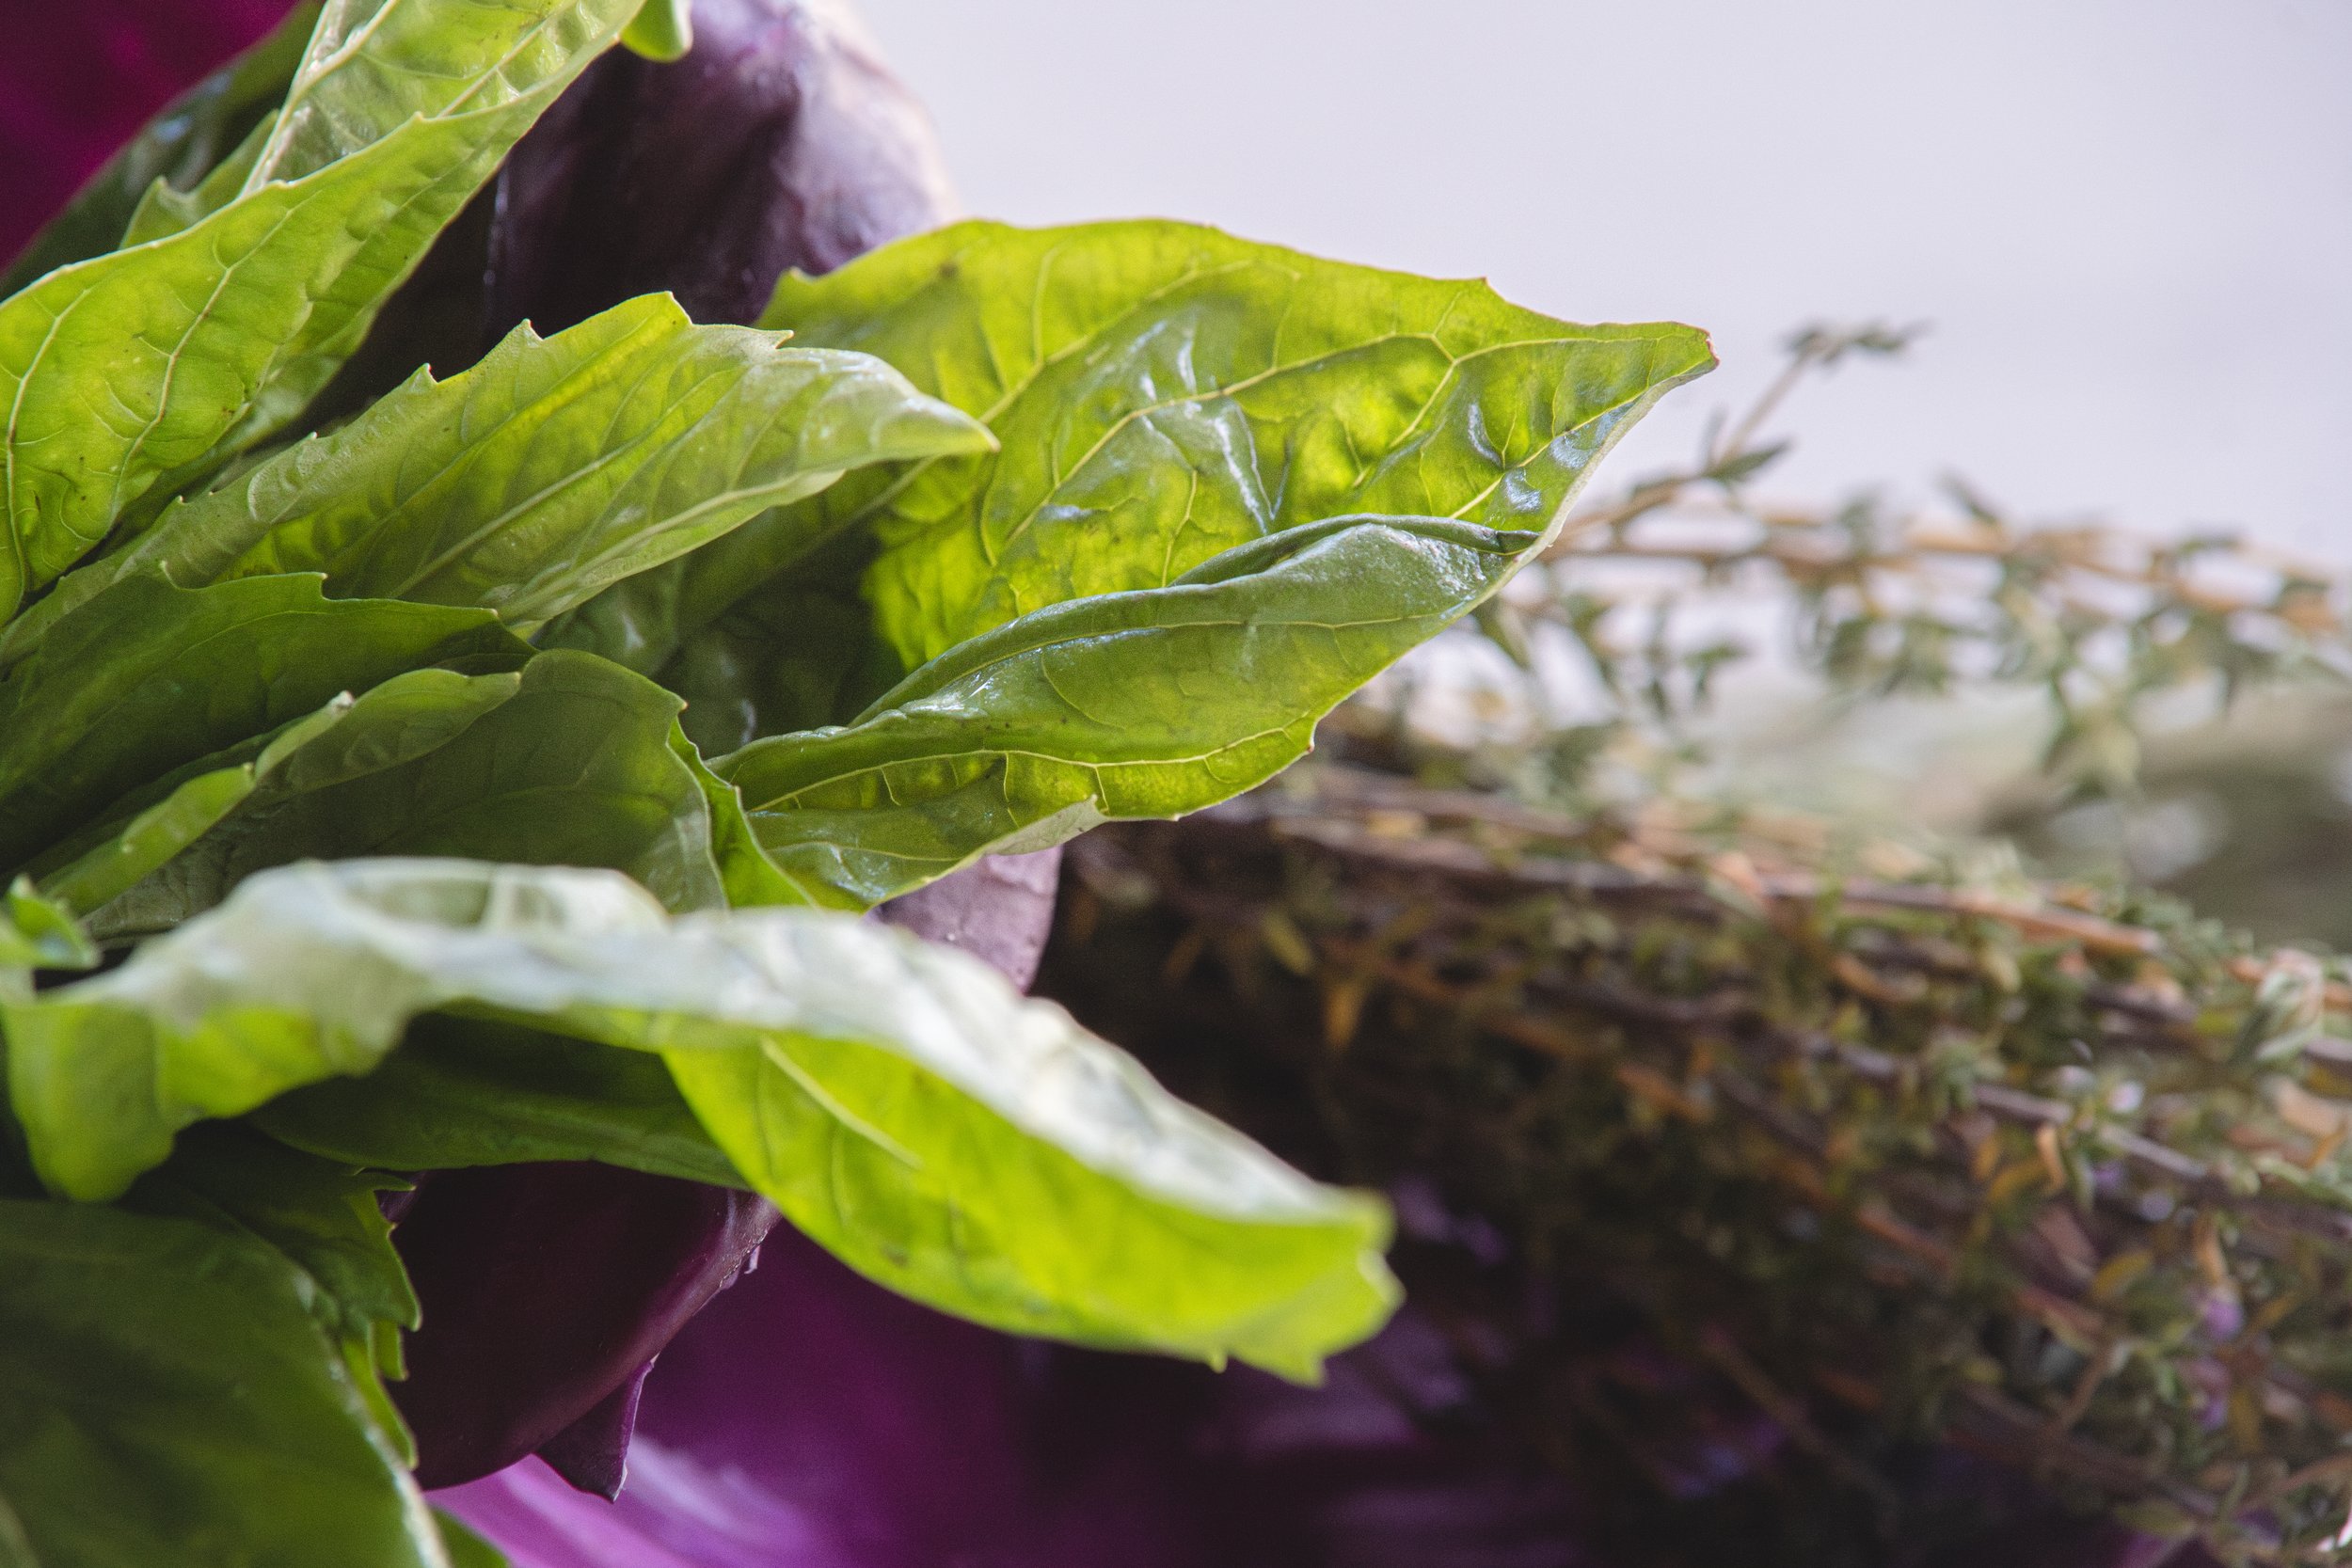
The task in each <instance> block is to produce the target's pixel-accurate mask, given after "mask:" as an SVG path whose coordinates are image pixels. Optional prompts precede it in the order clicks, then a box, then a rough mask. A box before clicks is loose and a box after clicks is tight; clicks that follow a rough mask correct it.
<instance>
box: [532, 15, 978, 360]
mask: <svg viewBox="0 0 2352 1568" xmlns="http://www.w3.org/2000/svg"><path fill="white" fill-rule="evenodd" d="M693 17H694V47H693V49H692V50H691V52H690V53H689V54H688V55H686V57H685V58H684V59H682V60H679V61H677V62H676V63H675V64H672V65H660V64H656V63H655V62H653V61H650V60H646V59H644V58H641V57H639V56H637V55H630V54H628V53H626V52H622V51H615V52H614V53H612V54H611V55H606V56H605V57H604V58H603V59H602V60H599V61H598V62H597V63H596V66H595V67H593V68H592V69H591V70H590V71H588V72H587V73H586V74H585V75H584V76H582V77H581V78H580V81H579V82H577V83H575V84H574V85H573V87H572V88H571V90H570V91H569V92H568V93H566V94H565V95H564V98H563V100H562V101H561V102H559V103H557V104H556V105H555V106H554V107H553V108H552V109H550V110H549V111H548V115H547V116H546V117H545V118H544V119H542V120H541V121H540V123H539V125H538V126H537V128H536V129H534V130H533V131H532V134H531V135H529V136H527V137H526V138H524V140H523V142H522V143H521V145H519V146H518V147H516V150H515V151H514V153H513V154H512V155H511V156H510V157H509V158H508V160H507V165H506V169H505V172H504V173H503V174H502V175H501V178H500V185H499V216H498V221H497V225H496V230H495V233H494V235H493V237H492V242H491V271H492V279H493V281H492V305H491V318H492V320H491V325H492V327H493V329H494V331H502V330H504V329H505V328H506V327H507V326H510V325H513V324H514V323H516V322H517V321H521V320H525V319H529V320H530V321H532V322H533V323H534V324H535V325H537V326H538V328H539V330H540V331H541V332H543V333H545V332H552V331H555V330H556V329H558V328H560V327H564V326H569V325H572V324H573V323H575V322H579V321H581V320H584V319H585V318H587V317H588V316H590V315H593V314H595V313H596V311H598V310H601V309H606V308H608V307H610V306H612V305H615V304H618V303H619V302H620V301H621V300H624V299H627V298H628V297H630V296H631V295H634V294H640V293H647V292H650V291H654V290H661V289H667V290H669V291H670V292H671V293H675V294H676V295H677V297H678V301H679V303H681V304H682V305H684V306H685V307H686V309H687V313H688V314H690V315H691V316H692V317H693V318H694V319H695V320H696V321H699V322H736V323H749V322H752V321H754V320H755V319H756V318H757V317H758V315H759V313H760V312H761V310H763V309H765V308H766V307H767V304H768V296H769V294H770V293H772V292H773V290H774V288H775V282H776V278H777V277H778V275H780V274H781V273H782V272H783V271H784V270H785V269H786V268H787V267H799V268H801V269H802V270H803V271H806V272H824V271H828V270H830V269H832V268H834V267H836V266H839V265H840V264H841V263H842V262H844V261H848V260H850V258H851V257H853V256H856V255H857V254H859V253H860V252H862V251H865V250H868V249H871V248H872V247H873V246H875V245H880V244H882V242H884V241H886V240H892V239H896V238H898V236H900V235H902V234H910V233H914V232H915V231H916V230H923V229H929V228H931V227H933V226H934V225H936V224H938V223H939V222H941V221H942V220H943V219H944V218H946V216H947V215H948V213H949V209H950V206H951V201H950V198H949V197H948V194H947V185H946V176H945V175H944V174H943V172H942V171H941V166H940V163H939V155H938V152H937V150H936V146H935V143H934V142H933V139H932V135H931V131H930V124H929V122H928V120H926V119H925V118H924V116H923V113H922V111H921V109H920V108H918V107H917V106H916V104H915V103H914V100H913V99H912V98H911V97H910V96H909V95H908V94H907V92H906V90H905V88H903V87H900V86H899V85H898V81H897V79H896V78H894V77H893V76H892V75H891V74H890V73H889V71H886V70H884V69H883V68H882V65H881V63H880V62H879V61H878V60H877V59H876V57H875V55H874V53H873V49H872V46H871V44H870V43H868V42H867V40H866V37H865V35H864V32H863V31H862V29H861V28H860V27H859V26H858V25H857V24H856V23H855V21H854V20H853V19H852V18H851V17H850V15H849V14H848V13H847V11H846V10H845V9H844V8H842V7H841V6H839V5H837V4H834V3H831V0H696V3H695V5H694V8H693Z"/></svg>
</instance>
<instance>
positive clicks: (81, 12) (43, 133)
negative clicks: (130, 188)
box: [0, 0, 291, 258]
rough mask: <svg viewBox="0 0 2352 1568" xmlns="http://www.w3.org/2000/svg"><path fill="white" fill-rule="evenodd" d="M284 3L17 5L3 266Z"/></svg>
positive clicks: (3, 113)
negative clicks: (156, 117) (164, 109)
mask: <svg viewBox="0 0 2352 1568" xmlns="http://www.w3.org/2000/svg"><path fill="white" fill-rule="evenodd" d="M290 3H291V0H51V3H48V4H40V3H37V0H16V3H15V4H13V5H11V6H9V7H8V13H7V15H6V18H5V20H4V21H0V26H5V29H6V32H5V37H6V40H7V43H6V47H4V48H0V258H6V257H11V256H14V255H15V254H16V253H17V252H18V251H19V250H21V249H23V248H24V243H25V242H26V241H27V240H30V239H31V238H32V237H33V231H34V230H37V229H39V228H40V226H41V225H42V224H43V223H46V222H47V221H48V220H49V217H50V215H51V214H54V213H56V210H57V209H58V208H60V207H62V206H64V205H65V203H66V199H67V198H69V197H71V196H72V194H73V193H74V191H75V190H77V189H78V188H80V186H81V183H82V182H83V181H85V180H87V179H88V178H89V177H90V175H92V174H93V173H95V172H97V169H98V166H99V165H101V164H103V163H104V162H105V161H106V159H107V158H108V157H109V156H110V155H111V154H112V153H113V152H114V150H115V149H116V148H118V147H119V146H121V145H122V144H123V143H124V142H126V141H128V140H130V139H131V137H132V135H134V134H135V133H136V132H137V130H138V128H139V127H140V126H141V125H143V124H145V123H146V122H147V119H148V118H149V117H150V116H151V115H152V114H154V112H155V111H156V110H157V109H160V108H162V107H163V105H164V104H165V103H167V101H169V100H170V98H171V97H172V96H173V95H174V94H175V93H178V92H179V91H181V90H182V89H183V88H184V87H189V86H190V85H192V84H193V83H195V82H196V81H197V80H198V78H199V77H201V76H203V75H204V74H205V73H206V72H208V71H212V70H213V69H214V68H215V67H216V66H218V65H220V64H221V63H222V62H223V61H225V60H227V59H228V58H229V56H230V55H234V54H235V53H236V52H237V51H238V50H240V49H243V48H244V47H245V46H246V45H247V44H249V43H251V42H253V41H254V40H256V39H259V38H260V37H261V36H262V34H263V33H266V32H268V31H269V30H270V28H271V27H272V26H274V25H276V24H277V22H278V18H279V17H281V16H283V15H285V14H286V11H287V9H288V8H289V5H290Z"/></svg>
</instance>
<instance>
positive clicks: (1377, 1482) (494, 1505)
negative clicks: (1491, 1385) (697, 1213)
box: [435, 1227, 1598, 1568]
mask: <svg viewBox="0 0 2352 1568" xmlns="http://www.w3.org/2000/svg"><path fill="white" fill-rule="evenodd" d="M1469 1400H1470V1393H1469V1390H1468V1389H1467V1387H1466V1386H1464V1385H1463V1384H1462V1382H1461V1380H1460V1378H1459V1377H1458V1375H1457V1374H1456V1373H1455V1372H1454V1369H1453V1363H1452V1358H1451V1355H1450V1354H1449V1352H1448V1350H1447V1347H1446V1346H1445V1344H1444V1343H1443V1341H1442V1340H1441V1339H1440V1338H1438V1335H1437V1334H1436V1333H1435V1331H1434V1330H1433V1329H1432V1328H1431V1327H1430V1326H1429V1325H1428V1324H1427V1323H1424V1322H1422V1320H1420V1319H1418V1318H1416V1317H1414V1316H1413V1315H1411V1314H1410V1313H1409V1312H1408V1313H1407V1314H1406V1315H1405V1316H1404V1317H1402V1318H1400V1319H1399V1320H1398V1321H1397V1323H1395V1324H1393V1325H1392V1326H1391V1328H1390V1329H1388V1330H1387V1331H1386V1332H1385V1333H1383V1334H1382V1335H1381V1336H1380V1337H1379V1338H1377V1339H1375V1340H1374V1341H1373V1342H1372V1343H1371V1344H1370V1345H1367V1346H1365V1347H1363V1348H1362V1349H1360V1350H1358V1351H1355V1352H1351V1353H1350V1354H1346V1355H1343V1356H1342V1357H1339V1358H1338V1359H1337V1360H1336V1361H1334V1362H1333V1364H1332V1367H1331V1375H1330V1379H1329V1382H1328V1384H1327V1386H1326V1387H1324V1388H1323V1389H1320V1390H1308V1389H1300V1388H1295V1387H1293V1386H1289V1385H1287V1384H1283V1383H1280V1382H1279V1381H1277V1380H1275V1379H1273V1378H1270V1377H1266V1376H1264V1375H1263V1374H1260V1373H1256V1372H1250V1371H1246V1370H1237V1371H1232V1372H1226V1373H1222V1374H1220V1373H1215V1372H1211V1371H1208V1370H1205V1369H1203V1368H1199V1367H1193V1366H1187V1365H1183V1364H1179V1363H1175V1362H1168V1361H1162V1360H1157V1359H1153V1358H1150V1357H1142V1356H1114V1355H1104V1354H1092V1353H1089V1352H1084V1351H1076V1350H1070V1349H1064V1348H1060V1347H1055V1346H1049V1345H1044V1344H1040V1343H1035V1342H1031V1341H1025V1340H1020V1339H1015V1338H1009V1337H1008V1336H1005V1335H1000V1334H994V1333H992V1332H990V1331H988V1330H985V1329H980V1328H976V1327H974V1326H972V1325H970V1324H967V1323H959V1322H956V1321H954V1320H952V1319H949V1318H946V1317H944V1316H942V1315H940V1314H938V1313H935V1312H932V1311H930V1310H929V1309H928V1308H925V1307H917V1306H915V1305H914V1304H913V1303H910V1302H907V1301H904V1300H901V1299H899V1298H898V1297H895V1296H892V1295H890V1294H889V1293H887V1292H886V1291H882V1290H881V1289H880V1288H879V1287H876V1286H874V1285H871V1284H868V1283H866V1281H865V1280H863V1279H860V1278H858V1277H857V1276H856V1275H852V1274H851V1273H850V1271H849V1270H847V1269H845V1268H844V1267H842V1266H841V1265H840V1264H839V1263H837V1262H835V1261H834V1260H833V1259H831V1258H830V1257H828V1256H827V1255H825V1254H824V1253H823V1252H821V1251H819V1250H818V1248H817V1247H815V1246H814V1245H812V1244H811V1243H808V1242H806V1241H805V1240H803V1239H802V1238H801V1237H799V1236H798V1235H797V1234H794V1233H793V1232H791V1231H790V1230H789V1229H787V1228H783V1227H780V1228H779V1229H778V1230H777V1231H776V1232H775V1234H774V1235H773V1236H772V1237H771V1239H770V1241H769V1243H768V1244H767V1245H766V1246H765V1247H763V1248H762V1249H761V1254H760V1264H759V1267H758V1268H757V1270H756V1271H755V1272H754V1273H752V1274H750V1275H746V1276H745V1277H744V1278H743V1279H742V1280H741V1281H740V1282H739V1283H738V1284H737V1286H736V1287H735V1288H734V1289H733V1290H731V1291H727V1292H726V1293H725V1294H724V1295H723V1296H721V1297H720V1298H719V1299H718V1300H717V1301H715V1302H713V1303H712V1304H711V1306H710V1307H709V1308H708V1309H707V1310H706V1311H705V1312H704V1313H703V1314H702V1316H700V1317H699V1318H697V1319H696V1320H695V1321H694V1323H692V1324H691V1325H690V1326H689V1327H688V1328H687V1329H686V1331H685V1332H684V1333H682V1334H680V1335H679V1336H678V1338H676V1340H675V1341H674V1342H673V1344H672V1345H671V1347H670V1349H669V1351H668V1352H666V1353H665V1354H663V1355H662V1357H661V1359H660V1362H659V1363H657V1364H656V1366H655V1368H654V1371H653V1375H652V1376H651V1377H649V1378H648V1379H647V1380H646V1384H645V1390H644V1403H643V1405H642V1406H641V1409H640V1412H639V1418H638V1420H639V1426H638V1439H637V1447H636V1451H635V1454H634V1456H633V1459H632V1463H631V1469H630V1478H629V1484H628V1489H627V1490H626V1491H624V1492H623V1493H622V1495H621V1498H620V1501H619V1503H618V1505H617V1506H609V1505H607V1504H605V1503H604V1502H602V1501H600V1500H599V1499H597V1498H595V1497H588V1496H585V1495H583V1494H581V1493H579V1492H576V1491H574V1490H572V1489H571V1488H570V1487H568V1486H565V1485H564V1483H563V1482H562V1481H559V1480H558V1479H557V1478H556V1477H555V1476H553V1475H552V1474H551V1473H549V1472H548V1469H547V1468H546V1467H545V1466H544V1465H540V1464H539V1463H538V1462H536V1461H532V1462H531V1463H529V1464H526V1465H517V1466H516V1467H515V1468H513V1469H510V1470H507V1471H504V1472H502V1473H501V1474H500V1475H497V1476H494V1477H491V1478H489V1479H487V1480H485V1481H478V1482H475V1483H474V1484H472V1485H470V1486H467V1487H463V1488H459V1489H456V1490H454V1491H448V1492H443V1493H440V1494H438V1495H437V1497H436V1498H435V1501H436V1502H437V1503H439V1504H441V1505H442V1506H443V1507H447V1508H450V1509H452V1510H453V1512H455V1513H458V1514H460V1515H461V1516H462V1517H464V1518H466V1519H467V1520H468V1521H469V1523H471V1524H473V1525H474V1526H475V1527H476V1528H479V1529H481V1530H483V1531H484V1532H485V1534H487V1535H490V1536H491V1537H493V1538H495V1539H497V1540H498V1541H500V1542H501V1544H504V1545H505V1546H506V1547H507V1549H508V1550H509V1551H510V1552H511V1553H512V1554H513V1556H514V1560H515V1564H516V1568H625V1565H627V1568H1016V1565H1018V1568H1094V1565H1098V1564H1104V1565H1107V1564H1117V1565H1120V1568H1277V1565H1280V1568H1311V1565H1314V1564H1330V1565H1333V1568H1338V1565H1342V1564H1345V1565H1348V1568H1407V1565H1412V1568H1583V1565H1587V1564H1595V1563H1597V1561H1598V1560H1597V1559H1595V1558H1593V1557H1591V1556H1589V1555H1587V1553H1586V1552H1585V1551H1584V1550H1583V1549H1582V1548H1581V1547H1580V1546H1579V1545H1578V1544H1577V1528H1576V1527H1577V1522H1578V1516H1579V1515H1578V1510H1577V1507H1576V1502H1575V1499H1574V1497H1572V1496H1571V1495H1570V1494H1569V1493H1568V1492H1567V1491H1566V1490H1565V1488H1564V1487H1563V1486H1562V1485H1561V1483H1560V1482H1558V1481H1555V1480H1552V1479H1549V1478H1548V1477H1545V1476H1542V1475H1540V1474H1537V1473H1534V1471H1533V1469H1532V1468H1531V1467H1529V1466H1527V1465H1522V1464H1519V1463H1517V1462H1515V1461H1513V1460H1512V1459H1511V1458H1509V1457H1508V1456H1499V1455H1497V1454H1496V1453H1495V1452H1493V1451H1492V1450H1491V1449H1486V1448H1483V1447H1481V1446H1480V1445H1479V1443H1478V1442H1477V1441H1476V1440H1475V1439H1463V1438H1446V1437H1441V1436H1438V1435H1436V1434H1435V1433H1438V1432H1439V1431H1440V1430H1441V1429H1442V1427H1443V1425H1444V1423H1445V1421H1446V1419H1447V1418H1448V1417H1449V1416H1451V1415H1452V1414H1454V1413H1455V1412H1456V1411H1458V1410H1459V1409H1461V1408H1462V1407H1463V1406H1464V1405H1465V1404H1466V1403H1467V1402H1468V1401H1469Z"/></svg>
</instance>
